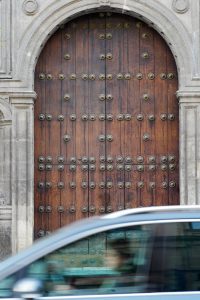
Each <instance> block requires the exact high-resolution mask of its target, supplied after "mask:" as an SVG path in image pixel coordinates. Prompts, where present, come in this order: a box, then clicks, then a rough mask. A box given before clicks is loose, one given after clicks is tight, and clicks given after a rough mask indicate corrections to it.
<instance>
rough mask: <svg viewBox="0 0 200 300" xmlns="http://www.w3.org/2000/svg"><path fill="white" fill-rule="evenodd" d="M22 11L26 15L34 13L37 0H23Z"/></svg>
mask: <svg viewBox="0 0 200 300" xmlns="http://www.w3.org/2000/svg"><path fill="white" fill-rule="evenodd" d="M23 11H24V13H25V14H26V15H34V14H35V13H36V12H37V11H38V3H37V1H36V0H25V1H24V3H23Z"/></svg>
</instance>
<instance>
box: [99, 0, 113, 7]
mask: <svg viewBox="0 0 200 300" xmlns="http://www.w3.org/2000/svg"><path fill="white" fill-rule="evenodd" d="M99 5H100V6H110V0H99Z"/></svg>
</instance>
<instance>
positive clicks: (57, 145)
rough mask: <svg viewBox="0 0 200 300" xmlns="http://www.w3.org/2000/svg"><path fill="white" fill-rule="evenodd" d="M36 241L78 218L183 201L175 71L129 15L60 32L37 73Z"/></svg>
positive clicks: (162, 47) (98, 17) (155, 39)
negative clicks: (181, 196)
mask: <svg viewBox="0 0 200 300" xmlns="http://www.w3.org/2000/svg"><path fill="white" fill-rule="evenodd" d="M35 90H36V92H37V94H38V98H37V100H36V104H35V200H34V201H35V237H36V238H37V237H39V236H43V235H45V234H48V232H51V231H53V230H55V229H56V228H59V227H61V226H63V225H65V224H67V223H70V222H72V221H75V220H77V219H80V218H84V217H88V216H93V215H97V214H104V213H109V212H112V211H117V210H121V209H124V208H131V207H139V206H151V205H170V204H172V205H174V204H178V203H179V186H178V185H179V178H178V144H179V140H178V103H177V99H176V96H175V92H176V90H177V72H176V65H175V62H174V59H173V56H172V54H171V52H170V50H169V48H168V46H167V45H166V43H165V42H164V40H163V39H162V38H161V37H160V36H159V34H158V33H157V32H156V31H155V30H154V29H152V28H150V27H149V26H147V25H146V24H145V23H143V22H141V21H139V20H137V19H134V18H132V17H129V16H125V15H120V14H111V13H100V14H90V15H86V16H82V17H80V18H78V19H75V20H73V21H71V22H69V23H67V24H66V25H64V26H62V28H60V29H59V30H58V31H57V32H56V33H55V34H53V36H52V37H51V38H50V39H49V41H48V42H47V44H46V46H45V48H44V49H43V51H42V53H41V55H40V58H39V60H38V63H37V66H36V73H35Z"/></svg>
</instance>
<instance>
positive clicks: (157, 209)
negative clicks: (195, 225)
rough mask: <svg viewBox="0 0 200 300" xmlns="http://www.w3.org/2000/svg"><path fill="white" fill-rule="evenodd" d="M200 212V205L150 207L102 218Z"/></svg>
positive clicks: (120, 212) (114, 213)
mask: <svg viewBox="0 0 200 300" xmlns="http://www.w3.org/2000/svg"><path fill="white" fill-rule="evenodd" d="M197 211H199V212H200V205H169V206H150V207H138V208H130V209H125V210H121V211H117V212H113V213H110V214H108V215H105V216H103V217H102V218H106V219H110V218H119V217H124V216H128V215H136V214H137V215H138V214H148V213H151V214H152V213H170V212H177V213H179V212H180V213H181V212H182V213H183V212H186V213H188V212H197Z"/></svg>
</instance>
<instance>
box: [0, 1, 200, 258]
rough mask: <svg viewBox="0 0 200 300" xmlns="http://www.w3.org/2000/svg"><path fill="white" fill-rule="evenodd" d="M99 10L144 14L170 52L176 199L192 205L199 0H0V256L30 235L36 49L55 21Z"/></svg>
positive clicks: (197, 138) (199, 83)
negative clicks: (175, 78)
mask: <svg viewBox="0 0 200 300" xmlns="http://www.w3.org/2000/svg"><path fill="white" fill-rule="evenodd" d="M104 9H105V10H109V11H117V12H121V13H123V14H129V15H133V16H137V17H138V18H140V19H142V20H144V21H145V22H147V23H148V24H149V25H150V26H152V27H153V28H155V29H156V30H157V31H158V32H159V33H160V34H161V35H162V36H163V37H164V39H165V40H166V42H167V44H168V45H169V47H170V48H171V50H172V52H173V55H174V57H175V60H176V64H177V69H178V74H179V89H178V91H177V101H179V105H180V203H181V204H200V193H199V189H200V2H199V0H148V1H147V0H45V1H44V0H0V258H2V257H5V256H6V255H9V254H10V253H15V252H17V251H19V250H20V249H22V248H24V247H27V246H28V245H30V244H31V243H32V239H33V234H32V232H33V207H34V203H33V178H34V173H33V171H34V168H33V163H34V159H33V154H34V135H33V112H34V101H35V99H36V94H35V92H34V68H35V65H36V62H37V59H38V57H39V55H40V52H41V49H42V47H43V46H44V44H45V42H46V41H47V40H48V38H49V36H50V35H51V34H52V33H53V32H54V31H55V30H56V29H57V28H58V27H59V26H60V25H61V24H62V23H65V22H67V21H68V20H70V19H72V18H74V17H76V16H77V15H80V14H85V13H88V12H90V11H91V12H92V11H100V10H101V11H102V10H104Z"/></svg>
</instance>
